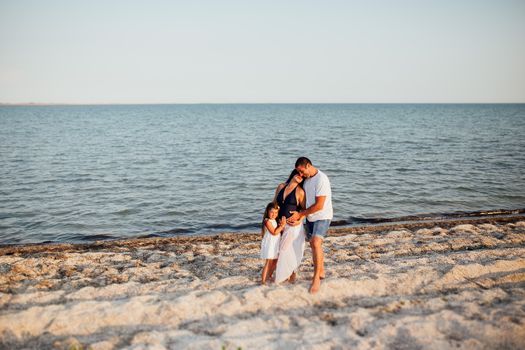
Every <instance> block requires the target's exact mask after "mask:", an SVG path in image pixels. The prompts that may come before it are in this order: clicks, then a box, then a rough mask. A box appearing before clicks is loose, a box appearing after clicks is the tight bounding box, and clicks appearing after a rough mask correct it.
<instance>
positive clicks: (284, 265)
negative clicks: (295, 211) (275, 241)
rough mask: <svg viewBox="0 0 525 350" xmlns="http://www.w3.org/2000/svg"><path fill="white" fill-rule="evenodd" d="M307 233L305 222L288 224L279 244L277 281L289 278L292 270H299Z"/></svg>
mask: <svg viewBox="0 0 525 350" xmlns="http://www.w3.org/2000/svg"><path fill="white" fill-rule="evenodd" d="M304 246H305V233H304V226H303V224H300V225H297V226H290V225H286V226H285V227H284V233H283V236H282V237H281V244H280V246H279V259H278V260H277V269H276V270H275V282H276V283H279V282H283V281H285V280H287V279H288V278H289V277H290V276H291V274H292V272H294V271H295V272H297V270H298V268H299V265H301V260H303V254H304Z"/></svg>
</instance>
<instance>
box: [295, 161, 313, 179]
mask: <svg viewBox="0 0 525 350" xmlns="http://www.w3.org/2000/svg"><path fill="white" fill-rule="evenodd" d="M311 168H312V167H311V166H310V164H306V166H303V165H299V166H297V167H296V168H295V170H297V172H298V173H299V175H301V177H302V178H304V179H308V178H309V177H310V170H311Z"/></svg>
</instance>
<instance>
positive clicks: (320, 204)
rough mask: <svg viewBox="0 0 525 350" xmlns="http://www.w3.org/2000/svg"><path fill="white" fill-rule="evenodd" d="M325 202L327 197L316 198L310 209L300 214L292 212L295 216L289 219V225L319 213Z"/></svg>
mask: <svg viewBox="0 0 525 350" xmlns="http://www.w3.org/2000/svg"><path fill="white" fill-rule="evenodd" d="M325 201H326V196H318V197H315V203H314V204H312V205H311V206H310V207H309V208H306V209H305V210H301V211H299V212H296V211H292V213H293V214H292V216H290V217H289V218H288V220H287V222H288V223H289V224H292V223H294V222H296V221H299V220H302V219H303V218H304V217H306V216H308V215H310V214H313V213H315V212H318V211H319V210H321V209H323V207H324V202H325Z"/></svg>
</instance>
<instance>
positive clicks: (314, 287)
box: [310, 278, 321, 294]
mask: <svg viewBox="0 0 525 350" xmlns="http://www.w3.org/2000/svg"><path fill="white" fill-rule="evenodd" d="M319 288H321V279H320V278H314V279H313V280H312V284H311V285H310V293H312V294H315V293H317V292H318V291H319Z"/></svg>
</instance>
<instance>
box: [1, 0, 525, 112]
mask: <svg viewBox="0 0 525 350" xmlns="http://www.w3.org/2000/svg"><path fill="white" fill-rule="evenodd" d="M0 102H3V103H23V102H36V103H206V102H210V103H234V102H241V103H251V102H262V103H266V102H277V103H281V102H298V103H299V102H306V103H317V102H327V103H328V102H473V103H476V102H525V1H523V0H517V1H511V0H493V1H485V0H478V1H476V0H469V1H464V0H438V1H431V0H428V1H425V0H415V1H404V0H396V1H392V0H389V1H387V0H385V1H378V0H367V1H349V0H343V1H332V0H325V1H308V0H300V1H292V0H280V1H274V0H266V1H255V0H254V1H250V0H240V1H229V0H214V1H199V0H188V1H131V0H125V1H110V0H105V1H98V0H89V1H71V0H63V1H55V0H45V1H40V0H39V1H26V0H12V1H5V0H0Z"/></svg>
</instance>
